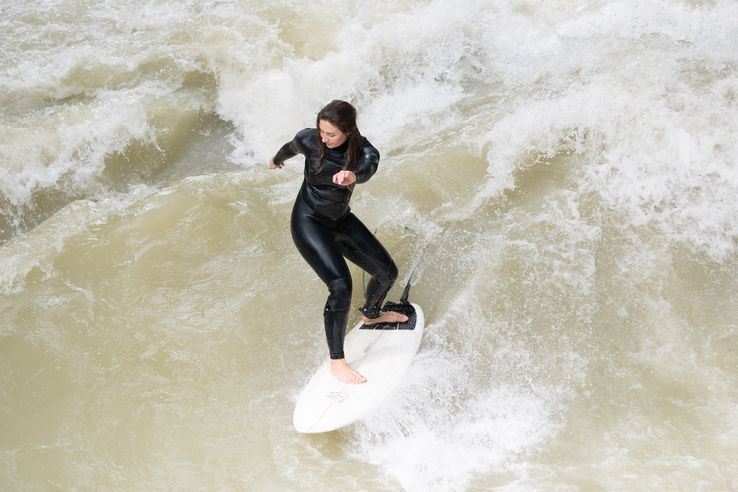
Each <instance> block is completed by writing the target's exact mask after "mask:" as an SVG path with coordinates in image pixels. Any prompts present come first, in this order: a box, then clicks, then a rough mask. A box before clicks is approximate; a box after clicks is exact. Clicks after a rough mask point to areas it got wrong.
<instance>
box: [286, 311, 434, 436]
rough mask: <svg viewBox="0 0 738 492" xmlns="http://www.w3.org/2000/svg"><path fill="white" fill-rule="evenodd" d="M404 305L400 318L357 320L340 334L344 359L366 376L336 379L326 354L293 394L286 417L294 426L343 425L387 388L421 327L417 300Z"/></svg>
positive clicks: (406, 363) (408, 358) (412, 351)
mask: <svg viewBox="0 0 738 492" xmlns="http://www.w3.org/2000/svg"><path fill="white" fill-rule="evenodd" d="M407 308H408V311H407V312H405V313H404V314H406V315H408V316H409V318H410V319H409V320H408V321H407V322H406V323H393V324H391V325H390V324H383V325H380V326H377V327H375V328H371V327H363V324H362V323H359V324H358V325H356V327H354V329H353V330H351V331H350V332H348V333H347V334H346V339H345V340H344V354H345V356H346V361H347V362H348V363H349V365H350V366H351V367H353V368H354V369H356V370H357V371H358V372H359V373H361V375H362V376H364V377H365V378H366V379H367V381H366V383H363V384H345V383H341V382H340V381H338V380H337V379H336V378H335V377H334V376H333V375H331V373H330V370H329V364H330V361H329V360H328V359H326V360H325V362H324V363H323V364H322V365H321V366H320V367H319V368H318V370H317V371H315V374H313V376H312V377H311V378H310V380H309V381H308V383H307V385H306V386H305V388H304V389H303V390H302V392H301V393H300V395H299V396H298V398H297V405H296V406H295V413H294V415H293V417H292V422H293V424H294V426H295V429H296V430H297V431H298V432H302V433H317V432H328V431H332V430H335V429H339V428H341V427H344V426H346V425H349V424H351V423H353V422H356V421H357V420H360V419H361V418H362V417H364V416H366V415H367V414H369V413H370V412H371V411H372V410H373V409H374V408H376V407H377V406H378V405H379V404H380V403H381V402H382V400H384V399H385V398H386V397H387V396H389V395H390V393H392V391H393V390H394V389H395V388H396V387H397V386H398V385H399V383H400V381H402V377H403V375H404V374H405V372H406V371H407V370H408V368H409V367H410V364H411V363H412V361H413V359H414V358H415V355H416V354H417V353H418V348H419V347H420V341H421V340H422V338H423V329H424V328H425V318H424V316H423V310H422V309H420V306H418V305H417V304H408V305H407Z"/></svg>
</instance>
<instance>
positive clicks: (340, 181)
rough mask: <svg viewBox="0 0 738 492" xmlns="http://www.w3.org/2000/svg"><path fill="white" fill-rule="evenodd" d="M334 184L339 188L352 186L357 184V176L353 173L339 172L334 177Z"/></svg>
mask: <svg viewBox="0 0 738 492" xmlns="http://www.w3.org/2000/svg"><path fill="white" fill-rule="evenodd" d="M333 182H334V183H336V184H337V185H339V186H351V185H352V184H354V183H356V175H355V174H354V173H352V172H351V171H338V172H337V173H336V174H334V175H333Z"/></svg>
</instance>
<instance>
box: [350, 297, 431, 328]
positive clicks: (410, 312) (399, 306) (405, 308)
mask: <svg viewBox="0 0 738 492" xmlns="http://www.w3.org/2000/svg"><path fill="white" fill-rule="evenodd" d="M382 311H394V312H396V313H401V314H404V315H405V316H407V321H405V322H404V323H375V324H371V325H361V326H360V327H359V329H360V330H414V329H415V322H416V321H417V319H418V317H417V315H416V314H415V308H414V307H413V305H412V304H410V303H396V302H388V303H386V304H385V305H384V307H383V308H382Z"/></svg>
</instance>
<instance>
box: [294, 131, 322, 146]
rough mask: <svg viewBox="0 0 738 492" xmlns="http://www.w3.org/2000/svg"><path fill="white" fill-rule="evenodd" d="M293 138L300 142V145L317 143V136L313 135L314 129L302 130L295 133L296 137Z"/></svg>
mask: <svg viewBox="0 0 738 492" xmlns="http://www.w3.org/2000/svg"><path fill="white" fill-rule="evenodd" d="M295 138H296V139H297V140H298V141H300V143H313V142H315V141H317V136H316V135H315V128H303V129H302V130H300V131H299V132H297V135H295Z"/></svg>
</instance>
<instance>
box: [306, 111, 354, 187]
mask: <svg viewBox="0 0 738 492" xmlns="http://www.w3.org/2000/svg"><path fill="white" fill-rule="evenodd" d="M321 120H323V121H327V122H328V123H330V124H331V125H333V126H335V127H336V128H338V129H339V130H341V132H343V133H344V134H345V135H346V136H347V137H348V138H347V141H348V149H346V161H345V162H344V164H343V169H344V170H349V171H351V170H352V169H353V168H354V166H355V165H356V163H357V162H358V161H359V159H360V158H361V147H362V144H363V141H364V140H363V138H362V136H361V133H360V132H359V129H358V128H357V127H356V108H354V107H353V106H352V105H351V104H349V103H347V102H346V101H340V100H338V99H335V100H333V101H331V102H329V103H328V104H326V105H325V107H324V108H323V109H321V110H320V112H318V116H317V117H316V118H315V131H316V133H317V134H318V141H319V142H320V154H319V156H318V157H319V161H318V167H317V169H316V170H315V173H316V174H317V173H319V172H320V171H322V170H323V156H324V155H325V149H326V147H325V144H324V143H323V141H322V140H321V138H320V121H321Z"/></svg>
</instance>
